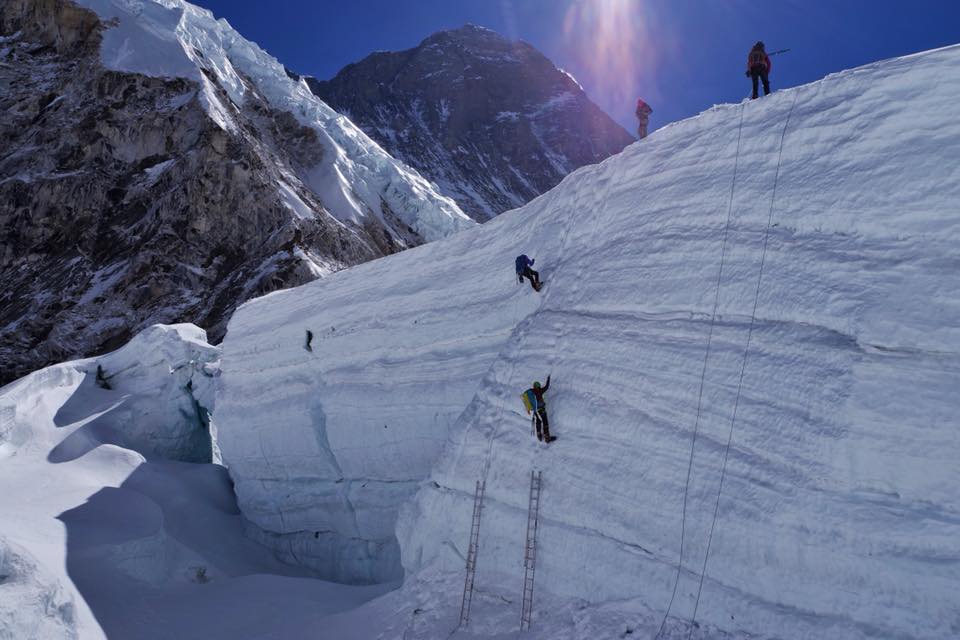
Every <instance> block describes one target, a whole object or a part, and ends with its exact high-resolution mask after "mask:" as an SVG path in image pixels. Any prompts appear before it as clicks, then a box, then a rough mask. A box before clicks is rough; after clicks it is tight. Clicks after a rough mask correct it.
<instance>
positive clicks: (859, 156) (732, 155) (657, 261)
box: [215, 46, 960, 640]
mask: <svg viewBox="0 0 960 640" xmlns="http://www.w3.org/2000/svg"><path fill="white" fill-rule="evenodd" d="M958 103H960V46H954V47H949V48H945V49H940V50H937V51H930V52H926V53H923V54H918V55H914V56H909V57H905V58H898V59H893V60H887V61H883V62H878V63H876V64H872V65H868V66H865V67H862V68H858V69H854V70H851V71H847V72H843V73H840V74H835V75H831V76H829V77H827V78H825V79H824V80H822V81H819V82H815V83H812V84H809V85H805V86H801V87H797V88H794V89H789V90H784V91H779V92H776V93H774V94H772V95H771V96H769V97H766V98H763V99H761V100H756V101H744V102H743V103H742V104H733V105H720V106H717V107H715V108H712V109H710V110H708V111H706V112H704V113H702V114H700V115H699V116H697V117H694V118H691V119H689V120H686V121H683V122H680V123H677V124H675V125H673V126H670V127H667V128H665V129H663V130H660V131H657V132H656V133H654V134H653V135H651V136H650V137H649V138H647V139H646V140H644V141H643V142H640V143H637V144H634V145H631V146H630V147H628V148H627V149H626V150H625V151H624V152H623V153H621V154H619V155H617V156H615V157H613V158H610V159H608V160H607V161H605V162H603V163H601V164H599V165H593V166H589V167H585V168H582V169H580V170H578V171H576V172H574V173H573V174H571V175H570V176H569V177H568V178H567V179H565V180H564V181H563V182H562V183H561V184H560V185H559V186H558V187H556V188H554V189H552V190H551V191H549V192H547V193H546V194H544V195H543V196H542V197H540V198H537V199H536V200H534V201H533V202H531V203H529V204H528V205H526V206H525V207H522V208H520V209H518V210H516V211H513V212H510V213H508V214H506V215H503V216H500V217H498V218H497V219H496V220H493V221H491V222H490V223H488V224H485V225H483V226H482V227H481V228H480V229H479V230H478V231H477V232H476V233H473V234H470V235H469V236H467V235H461V236H455V237H453V238H450V239H448V240H444V241H441V242H438V243H433V244H431V245H427V246H424V247H420V248H417V249H416V250H414V251H410V252H405V253H402V254H399V255H397V256H391V257H390V258H388V259H386V260H381V261H377V262H375V263H369V264H366V265H362V266H360V267H357V268H356V269H351V270H350V271H349V272H344V273H342V274H337V275H336V276H335V277H332V278H328V279H326V280H324V281H321V282H316V283H311V284H309V285H306V286H304V287H301V288H299V289H297V290H296V291H285V292H279V293H277V294H274V295H272V296H270V297H269V298H265V299H259V300H254V301H252V302H250V303H248V304H247V305H245V306H244V307H243V308H242V309H241V310H240V311H239V312H238V313H237V314H236V315H235V316H234V318H233V320H232V321H231V324H230V330H229V333H228V335H227V339H226V340H225V342H224V345H223V348H224V359H223V362H224V371H225V372H224V376H223V384H222V386H221V387H220V394H219V395H218V399H217V415H216V416H215V420H216V422H217V424H218V426H219V427H220V434H221V439H220V442H221V446H222V449H223V455H224V460H225V461H226V462H227V463H228V464H229V465H230V469H231V474H232V475H233V478H234V480H235V482H236V488H237V494H238V498H239V504H240V506H241V509H242V510H243V512H244V514H245V517H247V518H248V519H249V520H250V521H251V522H252V526H251V530H252V531H254V532H255V534H254V535H256V536H257V537H258V539H260V540H262V541H264V542H265V543H267V544H271V545H273V546H274V548H276V549H277V550H278V552H279V553H282V554H284V555H285V557H287V558H288V559H289V560H290V561H292V562H295V561H299V562H302V563H304V564H309V565H311V566H314V567H316V568H318V569H320V570H321V571H323V572H324V573H325V574H327V575H330V576H334V577H336V578H338V579H342V580H352V581H371V580H372V581H377V580H388V579H392V578H395V577H397V576H398V575H399V569H398V565H397V563H398V562H400V563H402V566H403V570H404V571H405V573H406V576H407V578H408V581H411V582H413V581H414V580H413V579H411V576H417V575H423V574H422V573H421V572H426V571H435V570H436V571H441V572H447V573H445V574H444V575H446V576H448V577H447V579H446V581H438V584H440V585H441V586H438V587H437V593H435V594H434V600H432V601H431V604H433V605H434V608H433V609H432V611H433V613H434V615H435V619H436V618H440V617H443V619H444V620H445V621H447V622H449V626H447V628H448V629H449V628H453V626H454V625H455V624H456V616H457V611H458V608H459V593H460V589H461V588H462V586H463V568H464V560H465V558H466V557H467V555H468V552H467V547H468V544H469V540H470V534H471V521H472V517H471V516H472V513H473V498H474V488H475V486H476V484H475V483H476V482H477V481H478V480H484V481H485V482H486V485H485V487H486V489H485V502H484V505H483V511H482V520H481V524H480V529H479V551H478V554H477V558H478V565H477V567H478V568H477V574H476V585H477V586H476V589H477V593H478V594H479V593H480V592H481V591H482V593H483V596H482V602H483V604H484V607H485V612H486V614H489V615H484V616H483V617H481V616H480V615H475V616H474V617H473V619H472V624H474V625H476V626H474V627H472V628H471V630H470V631H469V632H466V633H471V632H472V633H476V634H478V635H487V636H497V635H498V634H506V633H508V632H509V631H510V630H511V629H513V628H515V625H516V619H517V617H518V616H517V613H518V609H519V603H518V601H519V599H520V588H521V584H522V583H523V582H522V581H523V576H524V532H525V530H526V525H527V507H528V495H529V486H530V475H531V471H540V472H542V478H543V492H542V500H541V502H540V505H541V506H540V509H541V511H540V515H539V517H540V521H539V522H540V524H539V527H540V528H539V530H538V536H539V538H538V551H537V557H536V562H537V565H536V586H535V589H536V598H535V600H536V602H538V603H539V604H538V605H537V609H536V611H537V617H535V620H534V625H535V627H537V628H538V629H539V630H542V631H539V630H538V631H536V632H534V637H545V638H546V637H570V638H580V637H597V638H612V637H627V634H633V633H636V635H635V636H632V637H644V638H653V637H655V636H656V635H657V633H658V629H661V625H662V627H663V628H662V629H661V630H662V631H664V633H663V634H661V635H660V637H661V638H687V637H693V638H697V639H706V638H711V639H713V638H780V639H788V640H800V639H808V638H818V639H819V638H843V639H845V640H866V639H867V638H871V639H872V638H911V639H912V638H918V639H919V638H925V639H926V638H937V639H944V640H945V639H947V638H953V637H956V634H957V630H958V629H960V609H958V607H957V593H960V569H958V568H960V543H958V541H960V499H958V494H957V491H956V487H957V486H958V485H960V466H958V465H957V463H956V461H957V459H958V458H960V440H958V438H957V437H956V434H957V430H956V426H957V419H956V417H957V415H958V414H960V395H958V394H957V389H958V388H960V367H958V366H957V361H958V357H960V354H958V352H957V345H958V344H960V280H958V279H957V278H956V265H957V264H960V250H958V247H960V217H958V210H957V206H956V203H957V202H960V180H957V179H956V175H955V174H956V171H957V163H956V150H957V149H958V148H960V120H958V119H957V118H956V113H955V111H956V109H955V106H956V104H958ZM521 253H524V254H528V255H530V256H533V257H535V258H536V266H535V268H537V269H539V270H540V273H541V275H542V277H543V279H544V280H545V282H546V285H545V288H544V289H543V291H541V292H539V293H537V292H534V291H532V290H531V289H530V287H529V286H528V285H526V284H522V285H518V284H517V281H516V278H515V275H514V273H513V268H514V266H513V265H514V257H515V256H517V255H518V254H521ZM451 265H453V266H452V267H451ZM451 268H453V269H454V271H453V272H451ZM358 292H360V293H358ZM306 331H310V332H311V335H312V336H313V343H312V347H311V350H307V349H305V348H304V335H305V332H306ZM265 354H270V355H269V356H267V355H265ZM548 374H551V375H552V380H551V384H550V389H549V392H548V393H547V396H546V398H547V400H546V401H547V410H548V412H549V417H550V424H551V431H552V433H553V434H554V435H556V436H558V437H559V440H558V441H556V442H554V443H552V444H549V445H544V444H541V443H538V442H537V441H536V438H535V436H534V435H533V434H532V433H531V430H532V426H531V423H530V418H529V416H527V415H526V414H525V412H524V410H523V405H522V404H521V401H520V394H521V393H522V392H523V391H524V389H526V388H527V387H529V386H530V385H531V383H532V381H533V380H544V378H545V377H546V376H547V375H548ZM421 595H422V594H412V595H411V600H410V601H411V602H414V601H416V602H420V601H421V599H420V597H421ZM476 598H478V599H481V596H480V595H477V596H476ZM438 603H440V604H438ZM441 604H442V606H441ZM412 606H413V605H412ZM416 606H419V605H416ZM591 611H592V612H593V613H590V612H591ZM491 612H493V613H492V614H491ZM497 612H501V613H502V615H501V614H500V613H497ZM444 616H445V617H444ZM498 616H499V617H498ZM590 616H592V618H591V617H590ZM508 618H509V621H508V622H502V621H504V620H507V619H508ZM611 620H627V621H629V626H628V628H627V630H626V631H624V627H620V628H619V629H616V630H615V629H614V628H613V626H612V623H611V622H610V621H611ZM411 624H412V623H411ZM563 624H566V625H568V626H567V627H565V631H564V632H563V633H559V632H558V629H559V628H560V626H561V625H563ZM507 625H511V626H507ZM423 626H426V625H425V624H424V625H423ZM436 630H437V628H432V629H431V631H434V632H436ZM385 635H387V636H389V634H385ZM400 635H401V633H400V632H398V633H397V634H396V636H395V637H399V636H400ZM412 635H413V636H414V637H436V636H438V635H440V634H438V633H432V634H431V633H430V632H429V631H423V632H421V633H419V634H418V633H416V632H412Z"/></svg>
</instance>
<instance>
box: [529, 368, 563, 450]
mask: <svg viewBox="0 0 960 640" xmlns="http://www.w3.org/2000/svg"><path fill="white" fill-rule="evenodd" d="M549 388H550V376H547V384H545V385H543V386H542V387H541V386H540V383H539V382H534V383H533V387H532V388H530V389H527V390H526V391H524V393H523V404H524V405H525V406H526V407H527V413H531V412H532V413H533V424H534V425H535V426H536V428H537V440H539V441H540V442H553V441H554V440H556V439H557V437H556V436H552V435H550V422H549V420H547V403H546V401H545V400H544V399H543V394H545V393H546V392H547V389H549Z"/></svg>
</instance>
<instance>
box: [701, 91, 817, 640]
mask: <svg viewBox="0 0 960 640" xmlns="http://www.w3.org/2000/svg"><path fill="white" fill-rule="evenodd" d="M799 96H800V93H799V91H796V92H794V94H793V103H792V104H791V105H790V111H788V112H787V121H786V122H785V123H784V124H783V132H782V133H781V134H780V152H779V153H778V155H777V171H776V173H775V174H774V177H773V193H772V194H771V195H770V212H769V213H768V214H767V229H766V232H765V233H764V235H763V250H762V251H761V253H760V269H759V272H758V273H757V290H756V292H755V293H754V295H753V310H752V311H751V312H750V327H749V329H747V342H746V345H745V346H744V348H743V361H742V362H741V363H740V378H739V380H738V381H737V395H736V397H735V398H734V401H733V413H732V415H731V416H730V431H729V433H728V435H727V446H726V449H725V450H724V453H723V464H722V465H721V466H720V483H719V485H718V486H717V501H716V503H715V504H714V507H713V520H712V521H711V523H710V533H709V535H708V536H707V548H706V551H705V552H704V554H703V567H702V568H701V570H700V583H699V585H698V587H697V599H696V602H695V603H694V605H693V615H692V616H691V618H690V622H691V624H690V627H689V628H688V630H687V640H689V639H690V637H691V636H692V634H693V626H694V624H696V620H697V609H699V608H700V594H701V593H702V592H703V577H704V575H706V572H707V561H708V560H709V558H710V545H711V544H713V531H714V528H715V527H716V525H717V513H718V512H719V510H720V495H721V494H722V493H723V480H724V478H725V477H726V475H727V460H728V459H729V457H730V445H731V443H732V442H733V429H734V426H735V425H736V423H737V409H738V408H739V407H740V395H741V392H742V391H743V376H744V373H745V372H746V369H747V356H748V355H749V353H750V339H751V338H752V337H753V327H754V318H756V316H757V305H758V304H759V302H760V284H761V283H762V282H763V267H764V264H765V262H766V258H767V242H768V240H769V238H770V225H771V224H772V222H773V211H774V205H775V204H776V199H777V184H778V183H779V181H780V165H781V163H782V160H783V141H784V140H785V139H786V137H787V128H788V127H789V126H790V117H791V116H792V115H793V109H794V107H796V106H797V99H798V97H799ZM741 113H742V112H741Z"/></svg>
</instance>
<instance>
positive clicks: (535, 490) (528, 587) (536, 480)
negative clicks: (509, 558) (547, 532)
mask: <svg viewBox="0 0 960 640" xmlns="http://www.w3.org/2000/svg"><path fill="white" fill-rule="evenodd" d="M541 475H542V472H541V471H537V472H533V471H531V472H530V506H529V507H528V509H527V543H526V546H525V547H524V550H523V604H522V605H521V607H520V630H521V631H527V630H529V629H530V620H531V619H532V618H533V577H534V574H535V573H536V564H537V528H538V526H539V516H540V480H541Z"/></svg>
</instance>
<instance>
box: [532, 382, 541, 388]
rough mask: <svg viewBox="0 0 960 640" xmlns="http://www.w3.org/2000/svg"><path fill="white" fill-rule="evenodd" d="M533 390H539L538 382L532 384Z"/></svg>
mask: <svg viewBox="0 0 960 640" xmlns="http://www.w3.org/2000/svg"><path fill="white" fill-rule="evenodd" d="M533 388H534V389H539V388H540V382H539V381H537V382H534V383H533Z"/></svg>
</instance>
